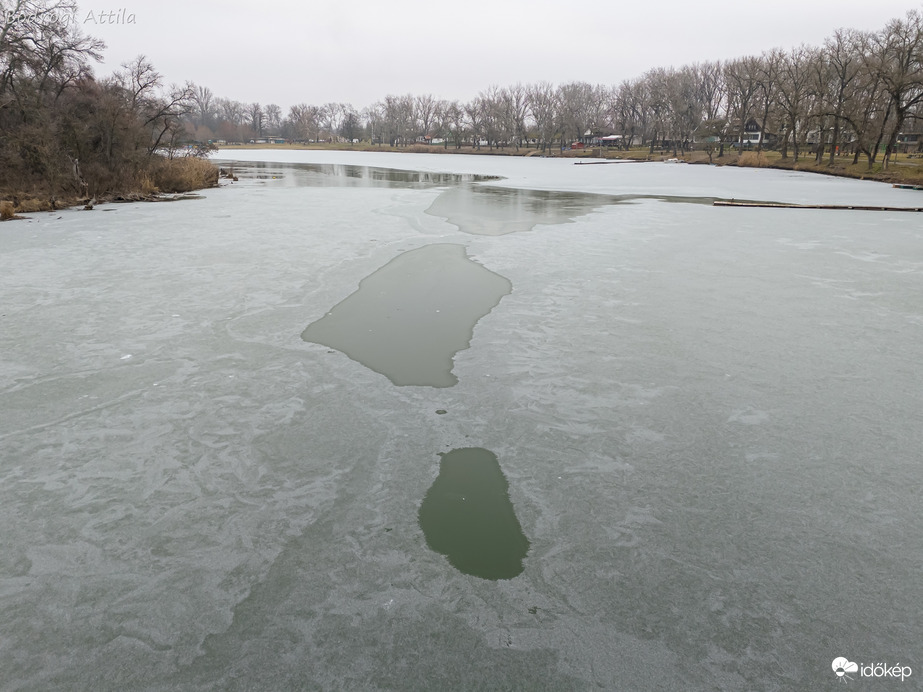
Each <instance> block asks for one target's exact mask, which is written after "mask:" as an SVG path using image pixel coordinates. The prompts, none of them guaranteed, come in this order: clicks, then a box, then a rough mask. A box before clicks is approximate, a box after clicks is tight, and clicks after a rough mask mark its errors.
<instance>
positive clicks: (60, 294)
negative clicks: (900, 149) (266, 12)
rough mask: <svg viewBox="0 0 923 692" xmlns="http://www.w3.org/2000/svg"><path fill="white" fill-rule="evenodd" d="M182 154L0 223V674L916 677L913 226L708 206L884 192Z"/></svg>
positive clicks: (403, 679)
mask: <svg viewBox="0 0 923 692" xmlns="http://www.w3.org/2000/svg"><path fill="white" fill-rule="evenodd" d="M221 157H222V158H223V159H230V158H233V159H235V160H236V161H237V163H235V170H236V171H237V172H238V174H239V175H240V176H241V179H240V182H237V183H233V184H229V185H227V186H224V187H221V188H219V189H215V190H209V191H205V192H204V193H202V197H203V198H202V199H199V200H193V201H182V202H175V203H169V204H167V203H163V204H125V205H103V206H99V207H97V208H96V209H95V210H94V211H92V212H84V211H77V210H69V211H64V212H57V213H51V214H35V215H32V216H31V218H30V220H28V221H17V222H10V223H3V224H2V225H0V392H2V397H0V522H2V526H3V531H2V532H0V689H2V690H4V692H6V691H8V690H9V691H12V690H37V689H40V690H75V689H87V690H89V689H95V690H289V689H299V690H300V689H305V690H328V689H342V690H385V689H410V690H439V689H471V690H474V689H517V690H518V689H521V690H540V689H542V690H543V689H548V690H591V689H593V690H595V689H606V690H656V689H663V690H672V689H684V690H714V689H719V690H742V689H749V690H792V689H827V687H830V688H832V687H833V685H834V684H836V683H837V677H836V675H835V674H834V672H833V671H832V669H831V661H832V660H833V659H835V658H837V657H840V656H843V657H846V658H848V659H849V660H850V661H854V662H857V663H866V664H871V663H881V662H888V663H889V664H892V665H896V664H898V663H900V664H903V665H907V666H911V667H912V668H913V673H914V676H913V678H914V679H915V680H917V681H918V679H919V678H923V652H921V649H920V642H921V641H923V620H921V618H920V606H919V604H920V602H921V600H923V578H921V574H923V511H921V509H923V503H921V500H920V497H921V490H923V488H921V477H923V473H921V471H923V469H921V450H923V368H921V365H920V364H921V362H923V215H920V214H912V213H903V214H902V213H892V212H855V211H818V210H795V209H745V208H720V207H713V206H711V201H712V200H713V199H750V200H768V201H777V202H795V203H824V204H867V205H883V206H908V207H909V206H923V205H921V204H920V195H921V194H923V193H920V192H914V191H908V190H896V189H893V188H891V187H890V186H887V185H882V184H877V183H870V182H860V181H849V180H842V179H836V178H828V177H821V176H810V175H807V174H797V173H786V172H780V171H765V170H755V169H740V170H738V169H724V168H712V167H706V166H686V165H671V164H653V163H652V164H635V163H631V164H628V163H625V164H612V165H590V166H586V165H574V164H573V162H571V161H565V160H555V159H536V158H510V159H507V158H503V157H479V156H451V155H448V156H440V155H414V154H384V153H381V154H376V153H350V152H296V151H234V152H230V151H226V152H223V153H222V154H221ZM222 165H226V164H222ZM855 675H856V674H854V676H855ZM878 682H881V684H886V683H885V682H884V681H878ZM904 684H905V685H914V684H915V683H914V682H912V681H910V682H905V683H904ZM902 689H903V688H902ZM908 689H909V687H908Z"/></svg>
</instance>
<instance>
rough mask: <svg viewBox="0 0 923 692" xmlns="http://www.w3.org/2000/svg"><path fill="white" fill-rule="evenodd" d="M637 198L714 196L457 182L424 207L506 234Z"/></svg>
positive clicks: (701, 200) (467, 227)
mask: <svg viewBox="0 0 923 692" xmlns="http://www.w3.org/2000/svg"><path fill="white" fill-rule="evenodd" d="M640 199H658V200H661V201H664V202H683V203H688V204H707V205H711V204H712V203H713V202H714V201H715V199H717V198H715V197H676V196H661V195H601V194H593V193H584V192H559V191H553V190H521V189H513V188H505V187H495V186H493V185H456V186H454V187H451V188H449V189H448V190H446V191H445V192H443V193H442V194H441V195H439V197H437V198H436V200H435V201H434V202H433V203H432V204H431V205H430V207H429V209H427V210H426V213H427V214H432V215H433V216H439V217H442V218H444V219H446V220H447V221H448V222H449V223H451V224H454V225H456V226H458V228H459V230H461V231H464V232H465V233H473V234H475V235H506V234H507V233H516V232H517V231H530V230H532V229H533V228H534V227H535V226H537V225H539V224H548V225H551V224H560V223H569V222H571V221H574V220H575V219H577V218H578V217H580V216H584V215H586V214H589V213H590V212H593V211H595V210H597V209H599V208H600V207H603V206H606V205H610V204H625V203H630V202H634V201H636V200H640Z"/></svg>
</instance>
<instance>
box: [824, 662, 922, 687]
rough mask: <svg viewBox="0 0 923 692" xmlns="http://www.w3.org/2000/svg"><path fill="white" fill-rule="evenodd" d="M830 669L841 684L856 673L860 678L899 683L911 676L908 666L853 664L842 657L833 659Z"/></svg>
mask: <svg viewBox="0 0 923 692" xmlns="http://www.w3.org/2000/svg"><path fill="white" fill-rule="evenodd" d="M831 667H832V668H833V672H834V673H836V676H837V678H839V679H840V680H842V681H843V682H846V681H847V680H853V679H854V678H853V676H852V675H849V673H858V674H859V677H862V678H877V679H879V680H882V679H883V680H900V681H901V682H903V681H904V680H906V679H907V678H909V677H910V676H911V675H913V670H911V668H910V666H902V665H901V664H900V663H897V664H895V665H893V666H892V665H891V664H889V663H868V664H866V663H853V662H852V661H850V660H849V659H848V658H843V657H842V656H839V657H837V658H835V659H833V663H832V664H831Z"/></svg>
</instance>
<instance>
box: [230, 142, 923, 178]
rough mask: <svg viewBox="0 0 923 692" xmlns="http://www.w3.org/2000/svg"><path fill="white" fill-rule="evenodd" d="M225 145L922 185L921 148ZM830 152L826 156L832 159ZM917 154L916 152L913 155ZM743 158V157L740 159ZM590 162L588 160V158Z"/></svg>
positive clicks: (231, 146) (261, 148) (251, 148)
mask: <svg viewBox="0 0 923 692" xmlns="http://www.w3.org/2000/svg"><path fill="white" fill-rule="evenodd" d="M220 149H221V150H225V151H234V150H239V151H247V150H269V151H271V150H274V149H280V150H290V151H358V152H388V153H395V154H402V153H406V154H454V155H462V156H471V155H475V156H519V157H526V158H528V157H533V156H537V157H540V158H553V159H562V158H563V159H574V160H575V161H574V162H575V163H579V162H580V159H584V158H592V159H608V160H611V161H612V162H613V163H614V162H616V161H621V162H629V161H631V162H637V163H648V162H666V161H669V160H674V159H675V160H676V162H677V163H688V164H693V165H700V166H701V165H706V166H719V167H721V166H731V167H736V168H773V169H777V170H785V171H796V172H799V173H817V174H819V175H829V176H834V177H838V178H851V179H853V180H871V181H874V182H879V183H892V184H909V185H923V158H919V159H918V158H916V156H917V155H916V154H898V155H896V156H895V159H894V160H893V161H892V162H891V164H890V167H889V168H888V169H887V170H882V167H881V161H880V160H879V161H878V162H877V163H875V164H874V165H873V166H872V168H871V169H869V168H868V164H867V162H865V161H862V160H860V161H859V163H857V164H852V155H849V156H846V155H840V156H838V157H837V158H836V161H835V163H834V165H833V166H832V167H831V166H830V165H829V164H827V163H821V164H819V165H818V164H816V163H814V157H813V155H811V156H810V157H801V158H800V159H799V160H798V161H797V162H796V161H795V160H794V159H792V158H791V157H788V158H784V159H783V158H782V157H781V155H780V154H779V152H777V151H768V150H767V151H764V152H762V156H761V157H757V154H756V152H755V151H745V152H743V153H741V154H737V153H725V155H724V156H723V157H721V158H719V157H718V156H713V160H712V161H709V160H708V154H707V153H706V152H704V151H690V152H687V153H686V154H682V155H679V154H678V155H677V156H675V157H674V156H673V153H672V151H657V152H655V153H653V154H651V153H650V151H649V148H647V147H645V148H644V149H637V148H636V149H632V150H629V151H607V150H605V149H600V148H599V147H595V148H585V149H565V150H563V151H562V150H560V149H557V148H554V149H549V150H548V151H547V152H545V153H542V151H541V149H533V148H526V147H522V148H520V149H519V150H515V149H513V148H501V149H490V148H488V147H481V148H479V149H478V148H475V147H462V148H461V149H455V148H453V147H449V148H443V147H442V146H434V145H425V144H412V145H409V146H406V147H392V146H384V145H371V144H309V145H305V144H229V145H222V146H221V147H220ZM828 157H829V154H827V155H825V156H824V160H825V161H826V160H828ZM910 157H913V158H910ZM741 159H743V161H741ZM604 162H605V161H596V162H594V163H596V164H599V163H604ZM586 163H589V162H586Z"/></svg>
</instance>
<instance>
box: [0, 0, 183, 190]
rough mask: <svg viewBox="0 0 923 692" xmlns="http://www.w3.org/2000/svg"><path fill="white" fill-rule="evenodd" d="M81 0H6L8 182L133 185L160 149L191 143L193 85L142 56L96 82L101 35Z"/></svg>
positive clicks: (2, 120)
mask: <svg viewBox="0 0 923 692" xmlns="http://www.w3.org/2000/svg"><path fill="white" fill-rule="evenodd" d="M76 12H77V4H76V2H75V0H0V190H4V191H6V192H9V193H16V192H26V191H30V192H38V191H42V192H43V193H47V194H48V195H49V196H50V198H51V199H52V201H53V200H54V198H55V196H56V195H65V196H68V195H88V196H93V195H97V194H103V193H105V192H110V191H113V190H131V191H135V190H138V189H139V188H143V187H145V185H148V186H150V185H152V184H153V183H152V182H151V177H152V176H154V175H155V174H156V173H155V169H157V170H162V169H163V166H161V165H160V163H161V157H160V156H156V155H155V154H156V153H157V152H160V151H163V150H164V149H165V148H167V149H169V148H170V147H171V146H174V147H175V146H178V145H179V144H180V143H181V142H185V141H188V130H187V127H186V126H185V122H184V120H183V117H184V116H185V115H186V114H188V113H189V112H190V111H191V109H192V108H193V107H194V105H195V101H194V99H193V87H192V85H191V84H187V85H184V86H172V87H170V86H167V85H166V84H164V83H163V79H162V77H161V75H160V74H159V73H158V72H157V71H156V70H155V69H154V67H153V66H152V65H151V63H150V62H149V61H148V60H146V59H145V58H144V57H143V56H140V57H138V58H137V59H135V60H134V61H132V62H131V63H128V64H126V65H124V66H123V69H121V70H119V71H116V72H115V73H114V74H113V75H111V76H109V77H107V78H105V79H101V80H96V79H95V78H94V77H93V73H92V70H91V68H90V66H89V63H90V61H92V60H97V59H99V55H100V51H101V50H102V49H103V47H104V46H103V44H102V42H101V41H99V40H97V39H94V38H90V37H87V36H84V35H83V34H81V32H80V31H79V29H78V27H77V24H76V23H75V22H74V21H73V17H74V16H75V13H76Z"/></svg>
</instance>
